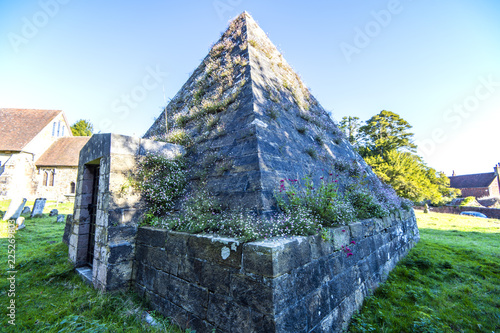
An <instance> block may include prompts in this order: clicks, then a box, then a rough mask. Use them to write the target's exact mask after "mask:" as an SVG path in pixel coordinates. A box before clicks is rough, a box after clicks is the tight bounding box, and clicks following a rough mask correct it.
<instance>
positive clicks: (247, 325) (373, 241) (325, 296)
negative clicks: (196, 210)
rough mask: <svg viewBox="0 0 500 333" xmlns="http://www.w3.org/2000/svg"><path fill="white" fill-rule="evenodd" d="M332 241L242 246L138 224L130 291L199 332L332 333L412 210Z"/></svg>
mask: <svg viewBox="0 0 500 333" xmlns="http://www.w3.org/2000/svg"><path fill="white" fill-rule="evenodd" d="M329 238H330V240H329V241H325V240H323V239H322V238H321V237H320V236H308V237H305V236H304V237H291V238H285V239H280V240H278V241H259V242H251V243H246V244H241V243H239V242H238V241H236V240H235V239H229V238H220V237H214V236H209V235H189V234H186V233H180V232H169V231H167V230H162V229H155V228H152V227H141V228H139V230H138V234H137V243H136V254H135V272H134V274H135V288H136V290H137V292H138V293H139V295H140V296H141V297H145V298H146V299H147V300H148V301H149V302H150V303H151V306H152V307H153V308H154V309H156V310H157V311H158V312H160V313H162V314H163V315H165V316H168V317H170V318H172V319H173V320H174V322H175V323H176V324H179V325H181V326H182V327H183V328H186V327H189V328H191V329H195V330H196V331H197V332H212V330H213V329H214V328H215V329H217V332H219V331H220V332H338V331H340V330H341V329H343V328H346V327H347V325H348V322H349V319H350V317H351V316H352V314H353V313H354V311H355V310H356V309H358V308H359V307H360V306H361V304H362V302H363V299H364V297H365V296H367V295H369V294H370V293H371V291H372V290H373V289H374V288H376V287H377V286H378V284H379V283H381V282H383V281H384V280H385V279H386V277H387V275H388V273H389V272H390V271H391V269H393V268H394V266H395V265H396V263H397V262H398V261H399V260H400V259H401V258H403V257H404V256H405V255H406V254H407V253H408V251H409V250H410V249H411V248H412V247H413V246H414V245H415V244H416V242H418V240H419V232H418V228H417V224H416V219H415V215H414V213H413V211H411V212H404V213H401V215H400V216H394V215H392V216H390V217H387V218H384V219H368V220H363V221H360V222H357V223H353V224H351V225H349V226H345V227H339V228H334V229H330V231H329ZM353 242H354V243H355V244H354V243H353ZM342 246H344V247H345V246H349V247H350V249H351V250H352V253H353V255H352V256H349V257H348V256H347V255H346V253H345V252H344V251H343V248H342Z"/></svg>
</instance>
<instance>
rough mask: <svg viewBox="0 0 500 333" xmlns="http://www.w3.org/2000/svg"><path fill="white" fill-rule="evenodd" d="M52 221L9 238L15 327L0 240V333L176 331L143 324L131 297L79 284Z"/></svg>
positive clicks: (164, 324)
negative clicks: (10, 315)
mask: <svg viewBox="0 0 500 333" xmlns="http://www.w3.org/2000/svg"><path fill="white" fill-rule="evenodd" d="M55 220H56V218H55V217H47V218H40V219H29V218H27V219H26V221H25V224H26V228H25V229H22V230H19V231H18V232H17V233H16V234H15V246H16V253H15V255H16V267H15V269H16V270H17V273H16V274H15V277H16V280H15V304H16V317H15V318H16V321H15V323H16V326H12V325H10V324H9V323H8V320H9V319H10V318H8V317H7V311H8V309H7V306H8V304H9V303H8V302H9V301H10V299H11V297H9V295H8V292H9V284H8V281H7V271H8V270H9V268H8V265H7V260H8V259H7V247H8V239H7V238H0V248H1V249H2V253H3V255H2V257H1V258H2V261H1V267H2V270H1V274H0V304H1V309H2V310H1V311H0V315H1V318H0V332H42V331H43V332H181V331H180V330H178V329H177V328H176V327H175V326H173V325H171V324H170V323H169V322H168V321H167V320H165V319H159V320H158V321H159V324H160V326H159V327H157V328H152V327H150V326H149V325H147V324H145V323H144V322H143V321H142V320H141V316H142V315H143V313H144V309H145V308H144V306H143V304H141V302H140V300H139V299H137V297H136V296H135V295H134V294H133V293H107V294H104V295H103V294H101V293H99V292H97V291H96V290H94V289H92V288H91V287H90V286H89V285H87V284H85V283H83V282H82V280H81V279H80V277H79V276H77V275H76V274H75V273H74V272H73V268H72V266H71V264H70V263H69V261H68V248H67V246H66V245H64V244H63V243H62V242H61V237H62V234H63V231H64V224H63V223H56V222H55ZM1 223H4V224H5V222H1ZM153 316H154V314H153Z"/></svg>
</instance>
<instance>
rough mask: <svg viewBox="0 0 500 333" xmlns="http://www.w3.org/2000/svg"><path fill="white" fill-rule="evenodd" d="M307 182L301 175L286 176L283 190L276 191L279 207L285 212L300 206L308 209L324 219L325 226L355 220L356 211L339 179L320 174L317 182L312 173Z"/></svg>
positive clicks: (282, 181) (283, 180) (281, 183)
mask: <svg viewBox="0 0 500 333" xmlns="http://www.w3.org/2000/svg"><path fill="white" fill-rule="evenodd" d="M303 180H304V184H301V183H300V182H299V181H298V180H297V179H288V181H286V180H285V179H282V180H281V181H280V188H279V191H278V192H276V193H275V198H276V201H277V203H278V207H279V208H280V209H281V210H282V211H284V212H285V213H291V212H293V211H295V210H297V209H299V208H302V209H306V210H307V211H309V212H310V213H311V214H312V215H314V216H316V217H318V218H320V219H321V220H322V221H324V225H325V226H332V225H343V224H348V223H350V222H352V221H353V220H354V217H355V212H354V210H353V208H352V206H351V205H350V203H349V202H348V201H346V200H345V199H344V197H343V196H342V194H341V193H340V192H339V190H338V180H337V179H334V177H333V174H332V173H330V174H329V176H328V177H326V178H325V177H320V184H319V185H317V186H316V185H315V184H314V183H313V181H312V180H311V179H310V178H309V177H305V178H304V179H303Z"/></svg>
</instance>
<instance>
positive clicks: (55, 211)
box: [49, 208, 59, 216]
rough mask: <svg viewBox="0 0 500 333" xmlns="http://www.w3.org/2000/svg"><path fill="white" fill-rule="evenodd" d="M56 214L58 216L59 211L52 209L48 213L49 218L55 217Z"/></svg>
mask: <svg viewBox="0 0 500 333" xmlns="http://www.w3.org/2000/svg"><path fill="white" fill-rule="evenodd" d="M57 214H59V211H58V210H57V209H55V208H54V209H52V210H51V211H50V213H49V216H56V215H57Z"/></svg>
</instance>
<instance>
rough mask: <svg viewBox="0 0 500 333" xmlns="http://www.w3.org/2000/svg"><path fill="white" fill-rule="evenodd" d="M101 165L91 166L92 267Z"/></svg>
mask: <svg viewBox="0 0 500 333" xmlns="http://www.w3.org/2000/svg"><path fill="white" fill-rule="evenodd" d="M99 169H100V168H99V166H98V165H97V166H94V167H92V168H91V172H92V175H93V182H92V203H90V204H89V207H88V209H89V215H90V226H89V246H88V248H87V264H88V265H89V266H90V267H92V265H93V262H94V248H95V225H96V216H97V196H98V194H99Z"/></svg>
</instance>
